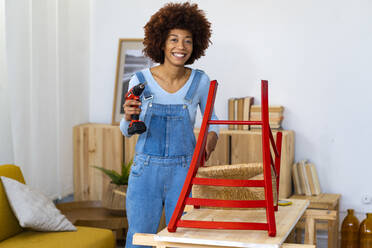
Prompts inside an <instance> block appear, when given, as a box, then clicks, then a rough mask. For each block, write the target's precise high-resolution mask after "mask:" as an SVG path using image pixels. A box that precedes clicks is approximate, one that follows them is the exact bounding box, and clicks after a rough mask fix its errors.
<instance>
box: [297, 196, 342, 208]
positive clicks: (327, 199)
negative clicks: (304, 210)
mask: <svg viewBox="0 0 372 248" xmlns="http://www.w3.org/2000/svg"><path fill="white" fill-rule="evenodd" d="M340 198H341V195H340V194H325V193H321V194H319V195H314V196H306V195H293V196H291V200H292V199H300V200H309V201H310V205H309V208H315V209H329V210H334V209H336V208H337V207H338V204H339V200H340Z"/></svg>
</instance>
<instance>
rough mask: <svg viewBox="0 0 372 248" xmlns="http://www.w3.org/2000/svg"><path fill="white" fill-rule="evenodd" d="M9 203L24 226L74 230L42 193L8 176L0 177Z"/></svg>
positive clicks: (45, 229)
mask: <svg viewBox="0 0 372 248" xmlns="http://www.w3.org/2000/svg"><path fill="white" fill-rule="evenodd" d="M1 181H2V183H3V186H4V189H5V192H6V195H7V197H8V200H9V204H10V206H11V208H12V210H13V212H14V214H15V216H16V217H17V219H18V221H19V224H20V226H21V227H24V228H31V229H33V230H36V231H76V228H75V226H74V225H72V224H71V222H70V221H69V220H68V219H67V218H66V217H65V216H64V215H63V214H61V212H60V211H59V210H58V209H57V208H56V207H55V205H54V203H53V201H52V200H50V199H49V198H48V197H46V196H45V195H43V194H42V193H40V192H38V191H36V190H34V189H32V188H30V187H29V186H27V185H25V184H22V183H20V182H18V181H16V180H13V179H11V178H8V177H4V176H2V177H1Z"/></svg>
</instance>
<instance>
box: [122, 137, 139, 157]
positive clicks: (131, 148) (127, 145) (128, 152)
mask: <svg viewBox="0 0 372 248" xmlns="http://www.w3.org/2000/svg"><path fill="white" fill-rule="evenodd" d="M137 140H138V135H133V136H132V137H130V138H128V137H124V162H125V164H128V163H129V162H130V161H131V160H133V159H134V155H135V154H136V151H135V148H136V144H137Z"/></svg>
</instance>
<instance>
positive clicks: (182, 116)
mask: <svg viewBox="0 0 372 248" xmlns="http://www.w3.org/2000/svg"><path fill="white" fill-rule="evenodd" d="M195 72H196V74H195V75H194V79H193V81H192V82H191V85H190V87H189V90H188V92H187V93H186V96H185V98H184V100H185V103H184V104H167V105H166V104H156V103H153V102H152V100H153V96H152V94H151V92H150V91H149V89H148V87H145V90H144V91H143V93H142V96H141V98H142V99H141V100H142V112H144V113H142V112H141V116H142V118H143V119H142V120H144V122H145V124H146V127H147V131H146V132H144V133H143V134H141V135H140V136H139V138H138V141H137V144H136V156H135V158H134V161H133V165H132V168H131V173H130V177H129V185H128V191H127V198H126V209H127V218H128V223H129V229H128V233H127V239H126V246H125V247H127V248H129V247H142V246H134V245H132V237H133V234H134V233H156V231H157V229H158V225H159V222H160V218H161V214H162V210H163V205H164V208H165V219H166V224H167V225H168V223H169V221H170V218H171V217H172V214H173V211H174V209H175V207H176V204H177V201H178V197H179V195H180V193H181V189H182V186H183V184H184V181H185V178H186V175H187V172H188V169H189V165H190V162H191V158H192V154H193V152H194V147H195V144H196V140H195V136H194V132H193V126H192V125H191V121H190V116H189V115H190V114H189V111H188V109H187V108H188V106H189V105H190V104H192V99H193V96H194V94H195V91H196V90H197V88H198V85H199V80H200V77H201V73H202V72H201V71H198V70H196V71H195ZM136 75H137V78H138V80H139V82H140V83H144V82H145V78H144V76H143V74H142V73H141V72H137V73H136ZM194 104H195V103H194Z"/></svg>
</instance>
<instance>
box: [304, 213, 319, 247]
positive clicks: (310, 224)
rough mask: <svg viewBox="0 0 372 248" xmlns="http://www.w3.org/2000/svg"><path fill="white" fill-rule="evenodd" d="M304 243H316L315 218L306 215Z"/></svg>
mask: <svg viewBox="0 0 372 248" xmlns="http://www.w3.org/2000/svg"><path fill="white" fill-rule="evenodd" d="M304 243H305V244H311V245H313V244H316V231H315V220H314V218H311V217H306V220H305V241H304Z"/></svg>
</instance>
